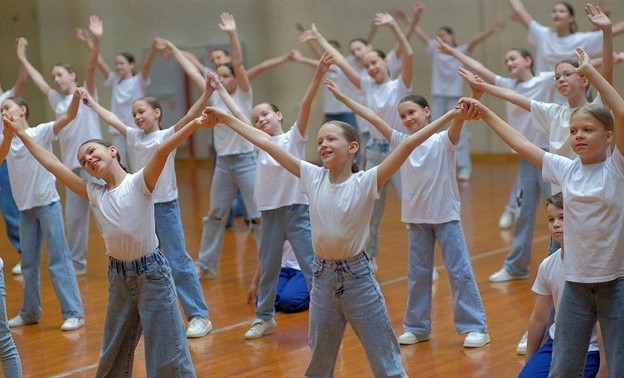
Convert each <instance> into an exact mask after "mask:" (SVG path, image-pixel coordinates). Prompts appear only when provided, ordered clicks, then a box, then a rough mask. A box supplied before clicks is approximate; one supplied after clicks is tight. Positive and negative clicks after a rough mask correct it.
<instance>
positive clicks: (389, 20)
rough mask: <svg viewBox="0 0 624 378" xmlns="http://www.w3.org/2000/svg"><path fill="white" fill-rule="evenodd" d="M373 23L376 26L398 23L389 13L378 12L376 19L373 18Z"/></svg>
mask: <svg viewBox="0 0 624 378" xmlns="http://www.w3.org/2000/svg"><path fill="white" fill-rule="evenodd" d="M373 24H374V25H375V26H384V25H389V26H394V25H396V21H395V20H394V18H393V17H392V16H391V15H390V14H389V13H377V14H376V15H375V19H374V20H373Z"/></svg>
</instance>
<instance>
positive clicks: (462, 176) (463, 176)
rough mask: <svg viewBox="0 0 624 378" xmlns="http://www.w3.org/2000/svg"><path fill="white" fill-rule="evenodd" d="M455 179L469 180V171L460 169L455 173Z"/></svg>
mask: <svg viewBox="0 0 624 378" xmlns="http://www.w3.org/2000/svg"><path fill="white" fill-rule="evenodd" d="M457 179H458V180H459V181H468V180H470V171H468V170H465V169H462V170H461V171H459V172H458V173H457Z"/></svg>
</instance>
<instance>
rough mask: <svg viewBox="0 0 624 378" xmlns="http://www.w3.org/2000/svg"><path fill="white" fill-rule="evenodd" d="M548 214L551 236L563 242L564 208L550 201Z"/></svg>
mask: <svg viewBox="0 0 624 378" xmlns="http://www.w3.org/2000/svg"><path fill="white" fill-rule="evenodd" d="M546 216H547V217H548V231H550V236H552V238H553V239H555V240H556V241H557V242H558V243H560V244H562V243H563V209H561V208H558V207H557V206H555V205H553V204H552V203H549V204H548V205H546Z"/></svg>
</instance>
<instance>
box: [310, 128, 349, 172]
mask: <svg viewBox="0 0 624 378" xmlns="http://www.w3.org/2000/svg"><path fill="white" fill-rule="evenodd" d="M358 148H359V146H358V143H357V142H349V141H348V140H347V138H345V135H344V131H343V129H342V128H341V127H340V126H338V125H335V124H333V123H331V122H328V123H325V124H323V126H321V128H320V129H319V132H318V137H317V139H316V151H317V152H318V155H319V157H320V158H321V161H322V162H323V165H324V166H325V168H328V169H332V168H336V169H340V168H342V167H344V165H347V164H348V165H349V166H351V164H352V163H353V160H354V159H355V155H356V154H357V151H358Z"/></svg>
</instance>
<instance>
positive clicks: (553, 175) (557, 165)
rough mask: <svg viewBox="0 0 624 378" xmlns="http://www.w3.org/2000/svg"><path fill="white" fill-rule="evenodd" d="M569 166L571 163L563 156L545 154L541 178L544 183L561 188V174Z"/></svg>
mask: <svg viewBox="0 0 624 378" xmlns="http://www.w3.org/2000/svg"><path fill="white" fill-rule="evenodd" d="M571 164H573V161H572V160H570V159H568V158H566V157H564V156H559V155H555V154H551V153H550V152H546V153H545V154H544V158H543V159H542V178H543V179H544V181H546V182H549V183H551V184H556V185H559V186H561V179H562V177H563V174H564V172H566V171H567V170H568V168H569V167H570V165H571Z"/></svg>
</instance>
